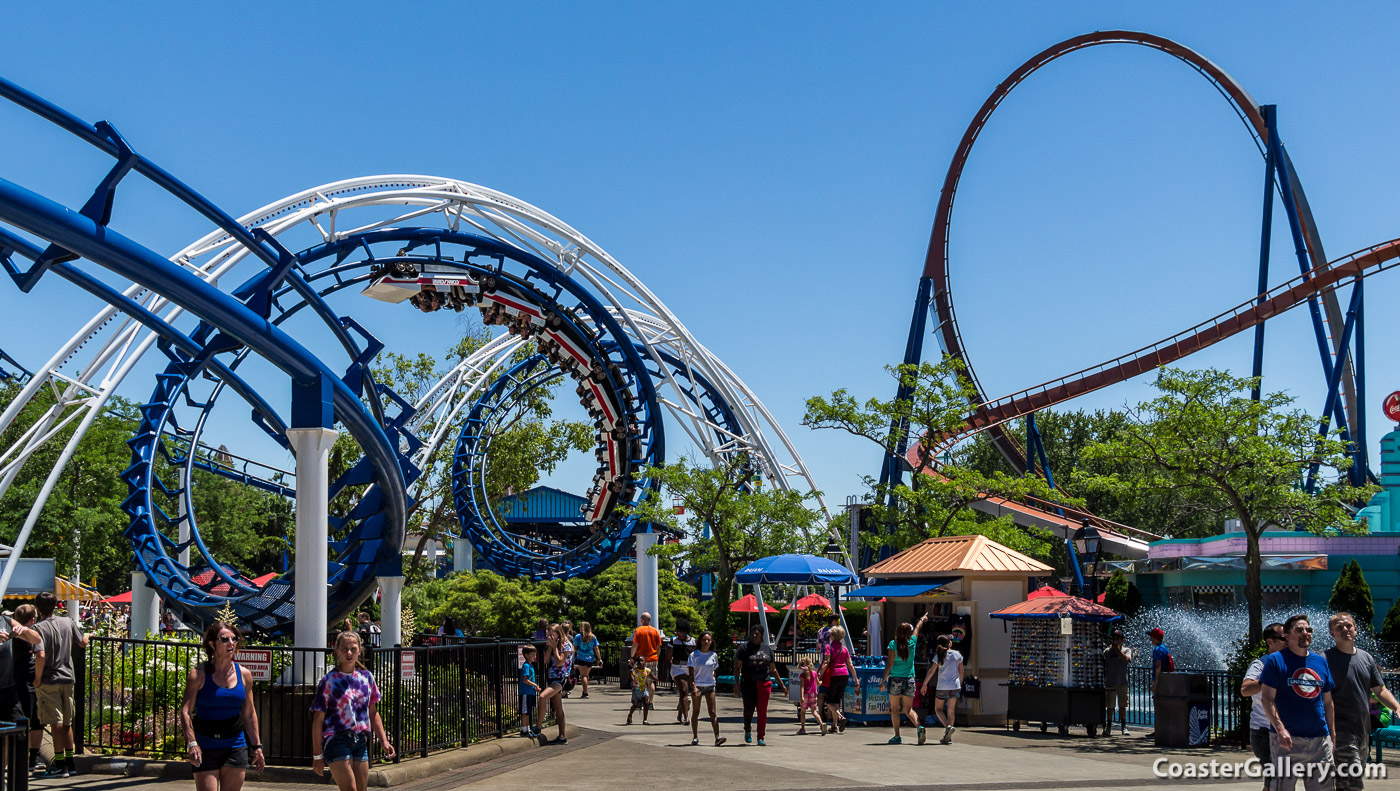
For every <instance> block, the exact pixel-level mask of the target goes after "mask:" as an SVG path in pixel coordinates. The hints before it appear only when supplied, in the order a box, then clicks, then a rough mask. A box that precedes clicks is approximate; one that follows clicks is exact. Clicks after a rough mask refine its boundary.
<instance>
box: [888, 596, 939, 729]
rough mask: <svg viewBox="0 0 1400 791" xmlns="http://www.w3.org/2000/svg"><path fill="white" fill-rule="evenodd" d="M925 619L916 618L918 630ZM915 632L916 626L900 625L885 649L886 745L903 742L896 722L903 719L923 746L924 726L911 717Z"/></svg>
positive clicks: (915, 717) (925, 617) (912, 714)
mask: <svg viewBox="0 0 1400 791" xmlns="http://www.w3.org/2000/svg"><path fill="white" fill-rule="evenodd" d="M927 619H928V615H924V617H923V618H920V619H919V627H918V628H922V627H923V625H924V621H925V620H927ZM915 629H916V627H914V626H913V625H911V624H909V623H908V622H905V623H902V624H900V625H899V628H897V629H895V632H894V639H893V640H891V641H890V643H889V645H888V646H886V647H885V677H884V679H883V682H882V683H883V684H884V687H885V689H886V690H887V691H888V692H889V696H890V724H891V725H893V726H894V735H893V736H891V737H890V741H889V743H890V744H900V743H901V742H902V741H903V739H901V738H900V736H899V723H900V721H901V720H903V719H904V718H905V716H908V717H909V719H910V720H912V721H913V722H914V727H915V728H916V729H917V732H918V734H919V744H923V743H924V739H925V738H926V736H925V734H924V726H923V724H922V723H920V722H919V718H918V716H917V715H915V714H914V646H915V643H916V638H915V637H914V632H915Z"/></svg>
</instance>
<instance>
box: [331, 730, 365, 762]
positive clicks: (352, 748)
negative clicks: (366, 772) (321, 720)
mask: <svg viewBox="0 0 1400 791" xmlns="http://www.w3.org/2000/svg"><path fill="white" fill-rule="evenodd" d="M321 752H322V753H323V754H324V755H325V759H326V765H327V766H330V765H331V764H333V763H335V762H336V761H365V762H368V761H369V734H366V733H356V732H346V733H337V734H336V735H334V736H332V737H331V740H330V741H328V742H326V748H325V749H324V750H322V751H321Z"/></svg>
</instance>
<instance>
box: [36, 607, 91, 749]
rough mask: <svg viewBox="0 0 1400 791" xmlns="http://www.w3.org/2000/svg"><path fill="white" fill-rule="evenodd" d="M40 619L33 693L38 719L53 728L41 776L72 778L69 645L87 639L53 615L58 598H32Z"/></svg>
mask: <svg viewBox="0 0 1400 791" xmlns="http://www.w3.org/2000/svg"><path fill="white" fill-rule="evenodd" d="M34 606H35V607H37V608H38V609H39V617H40V618H41V619H42V620H40V621H39V622H38V623H36V624H34V631H36V632H38V633H39V638H40V639H41V640H42V644H41V646H40V652H39V654H38V657H37V658H36V659H35V662H34V665H35V668H34V694H35V697H37V698H38V703H39V720H40V721H41V722H43V723H44V724H45V725H48V726H51V727H52V728H53V751H54V762H53V765H52V766H50V767H49V768H48V771H47V772H45V773H44V774H43V775H41V776H42V777H60V776H65V775H66V776H68V777H72V776H73V775H75V774H77V773H78V770H77V769H76V768H74V766H73V646H74V645H77V646H80V647H86V646H87V637H86V636H85V635H84V634H83V632H82V630H81V629H79V628H78V624H76V623H74V622H73V619H72V618H61V617H57V616H55V615H54V609H55V608H56V607H57V606H58V599H57V598H55V597H54V595H53V594H52V593H48V592H44V593H41V594H39V595H38V596H36V597H35V599H34Z"/></svg>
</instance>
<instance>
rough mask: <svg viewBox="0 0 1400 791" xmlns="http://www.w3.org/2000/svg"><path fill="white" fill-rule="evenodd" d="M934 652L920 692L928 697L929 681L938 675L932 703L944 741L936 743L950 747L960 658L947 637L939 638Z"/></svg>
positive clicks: (960, 679) (954, 728)
mask: <svg viewBox="0 0 1400 791" xmlns="http://www.w3.org/2000/svg"><path fill="white" fill-rule="evenodd" d="M935 645H936V646H937V651H936V654H935V656H934V657H933V661H932V662H930V663H929V666H928V673H926V674H924V683H923V693H924V695H925V696H927V695H928V682H929V679H930V678H933V676H934V674H935V673H937V674H938V683H937V684H935V685H934V693H933V696H934V698H935V700H934V702H933V706H934V709H933V711H934V714H936V715H938V721H939V722H941V723H943V738H942V739H939V740H938V742H939V744H952V743H953V733H954V732H955V731H957V729H958V728H957V725H956V724H955V723H956V719H955V718H956V716H957V712H956V711H955V707H956V706H957V705H958V695H959V694H960V693H961V692H962V686H963V657H962V654H960V653H958V652H957V651H955V650H954V649H953V639H952V638H951V637H949V636H948V635H946V634H941V635H939V636H938V641H937V642H936V643H935Z"/></svg>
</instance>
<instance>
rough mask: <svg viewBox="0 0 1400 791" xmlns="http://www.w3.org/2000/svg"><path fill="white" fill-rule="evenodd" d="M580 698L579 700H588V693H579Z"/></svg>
mask: <svg viewBox="0 0 1400 791" xmlns="http://www.w3.org/2000/svg"><path fill="white" fill-rule="evenodd" d="M578 699H579V700H588V693H587V692H585V693H583V694H582V695H579V696H578Z"/></svg>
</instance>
